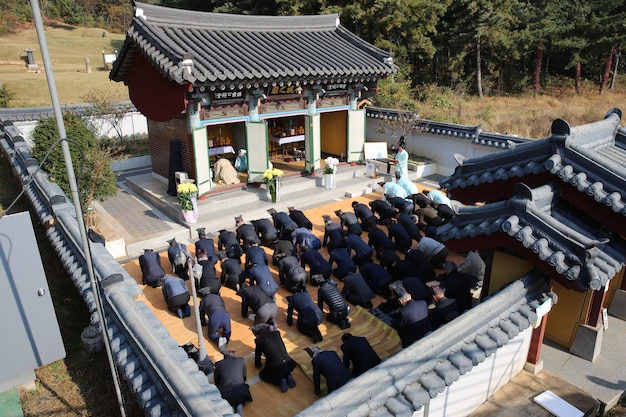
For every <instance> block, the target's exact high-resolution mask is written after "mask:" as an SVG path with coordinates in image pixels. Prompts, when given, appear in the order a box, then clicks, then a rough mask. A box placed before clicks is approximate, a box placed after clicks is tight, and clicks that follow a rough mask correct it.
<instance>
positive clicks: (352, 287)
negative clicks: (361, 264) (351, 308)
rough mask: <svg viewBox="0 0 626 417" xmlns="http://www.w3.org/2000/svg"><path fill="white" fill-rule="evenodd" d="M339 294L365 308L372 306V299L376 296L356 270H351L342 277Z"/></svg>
mask: <svg viewBox="0 0 626 417" xmlns="http://www.w3.org/2000/svg"><path fill="white" fill-rule="evenodd" d="M341 295H342V296H343V298H345V299H346V300H348V301H349V302H350V303H352V304H354V305H355V306H361V307H363V308H367V309H370V308H372V300H373V299H374V297H376V295H374V291H372V289H371V288H370V287H369V286H368V285H367V282H365V279H364V278H363V275H361V274H359V273H358V272H351V273H349V274H348V275H346V277H345V278H344V279H343V289H342V290H341Z"/></svg>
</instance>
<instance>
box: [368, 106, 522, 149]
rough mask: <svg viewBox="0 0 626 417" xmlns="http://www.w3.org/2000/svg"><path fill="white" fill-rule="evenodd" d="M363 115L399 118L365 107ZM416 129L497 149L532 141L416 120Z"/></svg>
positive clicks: (394, 112) (388, 111)
mask: <svg viewBox="0 0 626 417" xmlns="http://www.w3.org/2000/svg"><path fill="white" fill-rule="evenodd" d="M365 114H366V116H367V117H369V118H371V119H379V120H397V119H399V117H400V115H399V112H398V110H395V109H384V108H377V107H366V113H365ZM416 129H417V130H419V131H421V132H425V133H430V134H433V135H441V136H450V137H453V138H460V139H467V140H469V141H471V142H472V143H477V144H479V145H484V146H489V147H493V148H499V149H510V148H514V147H516V146H517V145H518V144H522V143H526V142H529V141H531V140H532V139H528V138H521V137H519V136H515V135H505V134H501V133H487V132H483V130H482V128H481V126H480V125H478V126H465V125H458V124H454V123H445V122H436V121H434V120H427V119H418V121H417V123H416Z"/></svg>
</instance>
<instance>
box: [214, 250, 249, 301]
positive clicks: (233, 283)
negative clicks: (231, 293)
mask: <svg viewBox="0 0 626 417" xmlns="http://www.w3.org/2000/svg"><path fill="white" fill-rule="evenodd" d="M218 256H219V258H220V262H221V270H222V272H221V273H220V282H221V283H222V285H224V286H226V288H230V289H231V290H235V291H238V290H239V288H241V286H242V285H243V283H244V281H245V280H246V274H245V273H244V271H243V269H241V263H239V261H238V260H237V259H233V258H229V257H227V256H226V254H225V253H224V252H222V251H220V252H218Z"/></svg>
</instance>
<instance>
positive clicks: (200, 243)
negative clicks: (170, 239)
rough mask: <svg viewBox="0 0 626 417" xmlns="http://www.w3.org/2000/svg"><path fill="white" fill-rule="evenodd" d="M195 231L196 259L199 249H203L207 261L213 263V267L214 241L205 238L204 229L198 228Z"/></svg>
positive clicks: (214, 255)
mask: <svg viewBox="0 0 626 417" xmlns="http://www.w3.org/2000/svg"><path fill="white" fill-rule="evenodd" d="M196 231H197V232H198V240H197V241H196V243H195V247H196V258H197V257H198V251H199V250H200V249H204V252H205V254H206V257H207V259H208V260H209V261H211V262H213V265H215V264H216V263H217V255H216V253H215V241H214V240H213V239H211V238H209V237H207V234H206V229H205V228H204V227H200V228H198V229H196Z"/></svg>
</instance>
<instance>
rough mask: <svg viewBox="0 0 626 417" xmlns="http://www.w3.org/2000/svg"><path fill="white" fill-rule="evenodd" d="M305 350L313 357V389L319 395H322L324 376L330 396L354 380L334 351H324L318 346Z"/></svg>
mask: <svg viewBox="0 0 626 417" xmlns="http://www.w3.org/2000/svg"><path fill="white" fill-rule="evenodd" d="M305 350H306V351H307V353H308V354H309V355H310V356H311V364H312V365H313V389H314V390H315V393H316V394H317V395H321V394H322V389H321V387H320V384H321V377H322V376H323V377H324V378H325V379H326V387H327V388H328V394H330V393H331V392H333V391H335V390H336V389H339V388H341V387H342V386H344V385H345V383H346V382H348V381H349V380H351V379H352V374H351V373H350V371H349V370H348V368H347V367H346V366H345V365H344V364H343V362H342V360H341V359H340V358H339V355H337V352H335V351H334V350H322V349H320V348H319V346H317V345H312V346H309V347H308V348H306V349H305Z"/></svg>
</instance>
